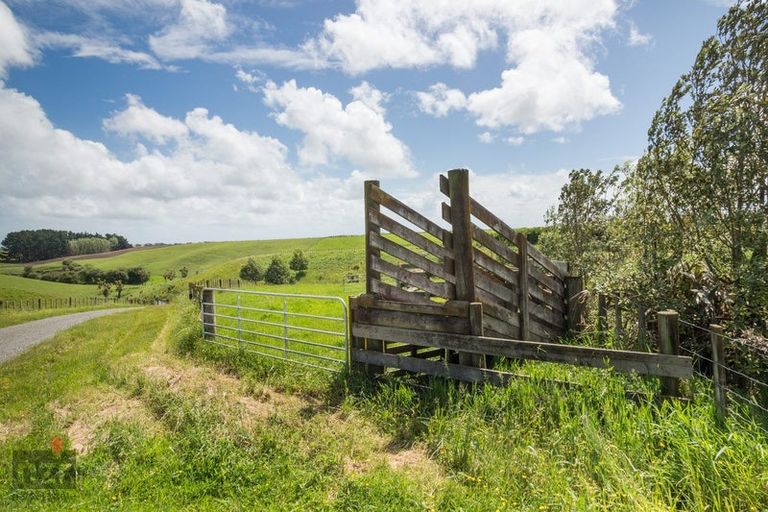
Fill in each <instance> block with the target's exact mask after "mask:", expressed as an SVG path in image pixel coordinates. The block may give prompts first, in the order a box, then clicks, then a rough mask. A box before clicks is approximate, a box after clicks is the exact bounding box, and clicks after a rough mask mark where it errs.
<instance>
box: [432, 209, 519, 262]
mask: <svg viewBox="0 0 768 512" xmlns="http://www.w3.org/2000/svg"><path fill="white" fill-rule="evenodd" d="M441 208H442V216H443V220H445V221H446V222H451V207H450V206H449V205H448V204H446V203H442V205H441ZM471 226H472V239H473V240H475V241H476V242H478V243H480V244H482V245H483V246H485V247H487V248H488V249H489V250H491V251H492V252H493V253H494V254H496V255H498V256H500V257H502V258H504V259H505V260H507V261H508V262H510V263H511V264H512V265H515V266H517V264H518V262H519V261H520V259H519V257H518V254H517V253H516V252H514V251H513V250H512V249H510V248H509V247H507V246H506V245H504V244H503V243H501V242H499V241H498V240H496V239H495V238H493V237H492V236H491V235H489V234H488V233H486V232H485V231H483V230H482V229H480V228H479V227H477V226H475V225H474V224H472V225H471Z"/></svg>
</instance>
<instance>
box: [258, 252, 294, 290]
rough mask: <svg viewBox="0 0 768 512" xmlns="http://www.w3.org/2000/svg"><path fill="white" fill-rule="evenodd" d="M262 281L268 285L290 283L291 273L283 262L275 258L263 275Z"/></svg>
mask: <svg viewBox="0 0 768 512" xmlns="http://www.w3.org/2000/svg"><path fill="white" fill-rule="evenodd" d="M264 280H265V281H266V282H267V283H269V284H286V283H289V282H290V281H291V273H290V271H289V270H288V267H286V266H285V263H283V260H281V259H280V258H278V257H277V256H275V257H274V258H272V262H271V263H270V264H269V267H268V268H267V271H266V272H265V273H264Z"/></svg>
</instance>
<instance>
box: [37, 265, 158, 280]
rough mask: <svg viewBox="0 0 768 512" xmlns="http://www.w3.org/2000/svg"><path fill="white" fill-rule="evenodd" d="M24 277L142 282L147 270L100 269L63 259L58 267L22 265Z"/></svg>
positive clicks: (134, 268) (147, 275)
mask: <svg viewBox="0 0 768 512" xmlns="http://www.w3.org/2000/svg"><path fill="white" fill-rule="evenodd" d="M24 277H29V278H32V279H42V280H43V281H56V282H59V283H70V284H98V283H101V282H106V283H117V282H118V281H119V282H121V283H122V284H143V283H146V282H147V281H149V272H148V271H147V270H146V269H144V268H142V267H133V268H119V269H115V270H101V269H98V268H95V267H93V266H91V265H79V264H77V263H75V262H74V261H70V260H64V261H63V262H62V263H61V267H60V268H45V269H39V268H38V269H35V268H33V267H32V266H27V267H24Z"/></svg>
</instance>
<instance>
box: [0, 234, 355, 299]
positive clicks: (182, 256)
mask: <svg viewBox="0 0 768 512" xmlns="http://www.w3.org/2000/svg"><path fill="white" fill-rule="evenodd" d="M296 249H299V250H302V251H304V253H305V255H307V257H308V258H309V260H310V268H309V271H308V272H307V276H306V277H305V278H304V280H303V282H302V284H306V285H310V284H313V285H321V286H319V287H317V286H316V287H314V288H312V289H316V290H321V289H322V290H324V291H323V292H322V293H328V292H329V290H332V289H333V287H334V286H335V287H336V288H338V292H339V293H342V294H344V293H346V291H347V290H346V289H345V287H343V286H342V282H343V281H344V280H345V278H346V276H347V274H350V273H351V274H360V275H361V274H362V273H363V271H362V270H361V268H362V266H363V260H364V249H363V237H362V236H340V237H328V238H303V239H287V240H260V241H246V242H205V243H194V244H183V245H174V246H168V247H159V248H154V249H146V250H141V251H134V252H128V253H123V254H119V255H116V256H114V257H108V258H96V259H81V260H79V261H78V263H80V264H89V265H93V266H94V267H97V268H100V269H103V270H110V269H116V268H126V267H137V266H139V267H144V268H146V269H147V270H149V271H150V273H151V279H150V282H149V284H148V285H145V286H144V287H132V286H127V287H126V288H125V291H124V296H126V297H130V296H136V295H138V294H140V293H141V292H142V291H146V290H147V286H153V285H154V286H159V285H162V284H164V280H163V277H162V274H163V273H164V272H165V271H166V270H176V271H178V269H180V268H181V267H187V268H188V269H189V271H190V274H189V277H188V280H203V279H213V278H232V279H236V278H237V277H238V274H239V272H240V267H241V266H242V265H243V264H244V263H245V261H246V260H247V259H248V258H249V257H255V258H256V260H257V261H258V262H259V264H260V265H261V266H262V267H263V268H266V267H267V265H269V262H270V260H271V259H272V257H273V256H279V257H281V258H283V259H284V260H286V261H287V260H288V259H289V258H290V257H291V255H292V254H293V251H294V250H296ZM59 265H60V263H49V264H45V265H42V266H40V268H52V267H57V266H59ZM355 267H357V269H355ZM22 271H23V266H22V265H18V264H14V265H11V264H3V265H0V300H20V299H24V300H27V299H36V298H38V297H41V298H59V297H70V296H72V297H90V296H94V295H96V293H97V290H96V287H95V286H92V285H74V284H64V283H54V282H47V281H41V280H37V279H26V278H22V277H21V276H20V274H21V273H22ZM181 281H182V280H181V279H178V280H177V282H181ZM323 285H329V286H323ZM303 293H313V292H312V291H311V290H310V289H306V290H304V291H303Z"/></svg>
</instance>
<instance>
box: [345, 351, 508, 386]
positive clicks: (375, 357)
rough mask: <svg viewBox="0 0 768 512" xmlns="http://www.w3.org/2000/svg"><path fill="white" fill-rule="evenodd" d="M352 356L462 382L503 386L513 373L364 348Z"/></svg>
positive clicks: (360, 359) (356, 358)
mask: <svg viewBox="0 0 768 512" xmlns="http://www.w3.org/2000/svg"><path fill="white" fill-rule="evenodd" d="M352 357H353V358H354V359H355V360H356V361H360V362H363V363H369V364H377V365H382V366H389V367H391V368H401V369H403V370H407V371H409V372H413V373H425V374H427V375H432V376H433V377H442V378H444V379H453V380H461V381H464V382H476V383H488V384H492V385H495V386H505V385H507V384H508V382H509V380H510V379H511V378H513V377H514V375H512V374H510V373H506V372H499V371H496V370H488V369H485V368H475V367H473V366H462V365H459V364H453V363H447V362H444V361H430V360H427V359H418V358H415V357H403V356H398V355H394V354H380V353H377V352H368V351H365V350H355V351H354V352H353V353H352Z"/></svg>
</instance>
